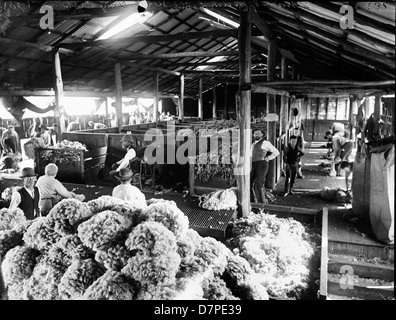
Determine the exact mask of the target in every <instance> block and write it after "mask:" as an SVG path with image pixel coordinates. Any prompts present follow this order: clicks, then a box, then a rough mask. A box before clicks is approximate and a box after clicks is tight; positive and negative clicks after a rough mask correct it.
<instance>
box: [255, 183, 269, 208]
mask: <svg viewBox="0 0 396 320" xmlns="http://www.w3.org/2000/svg"><path fill="white" fill-rule="evenodd" d="M257 200H258V202H259V203H264V204H267V203H268V202H267V201H266V200H265V187H261V188H258V199H257Z"/></svg>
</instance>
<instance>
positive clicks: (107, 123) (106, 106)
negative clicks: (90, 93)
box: [105, 97, 111, 128]
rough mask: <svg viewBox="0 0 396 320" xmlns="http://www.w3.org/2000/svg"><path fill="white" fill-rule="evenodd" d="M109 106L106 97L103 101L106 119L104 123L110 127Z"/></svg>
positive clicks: (108, 99)
mask: <svg viewBox="0 0 396 320" xmlns="http://www.w3.org/2000/svg"><path fill="white" fill-rule="evenodd" d="M109 107H110V97H106V101H105V114H106V121H105V124H106V126H108V127H109V128H110V127H111V119H110V117H109Z"/></svg>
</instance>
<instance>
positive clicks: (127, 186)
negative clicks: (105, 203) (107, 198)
mask: <svg viewBox="0 0 396 320" xmlns="http://www.w3.org/2000/svg"><path fill="white" fill-rule="evenodd" d="M114 177H115V178H116V179H117V180H118V181H119V182H120V184H119V185H118V186H116V187H115V188H114V189H113V192H112V196H113V197H115V198H119V199H121V200H124V201H134V202H135V201H137V202H138V203H145V201H146V197H145V196H144V194H143V193H142V192H141V191H140V190H139V189H138V188H137V187H135V186H133V185H131V180H132V177H133V172H132V170H131V169H129V168H122V169H121V170H120V171H118V172H115V173H114Z"/></svg>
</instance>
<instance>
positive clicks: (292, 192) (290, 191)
mask: <svg viewBox="0 0 396 320" xmlns="http://www.w3.org/2000/svg"><path fill="white" fill-rule="evenodd" d="M289 193H290V194H294V190H293V185H292V184H291V185H290V189H289Z"/></svg>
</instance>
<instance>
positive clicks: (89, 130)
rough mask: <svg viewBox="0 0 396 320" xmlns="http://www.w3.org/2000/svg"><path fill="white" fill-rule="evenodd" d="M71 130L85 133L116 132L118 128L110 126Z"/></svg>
mask: <svg viewBox="0 0 396 320" xmlns="http://www.w3.org/2000/svg"><path fill="white" fill-rule="evenodd" d="M72 132H85V133H118V132H119V130H118V128H117V127H111V128H103V129H87V130H79V131H72Z"/></svg>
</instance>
